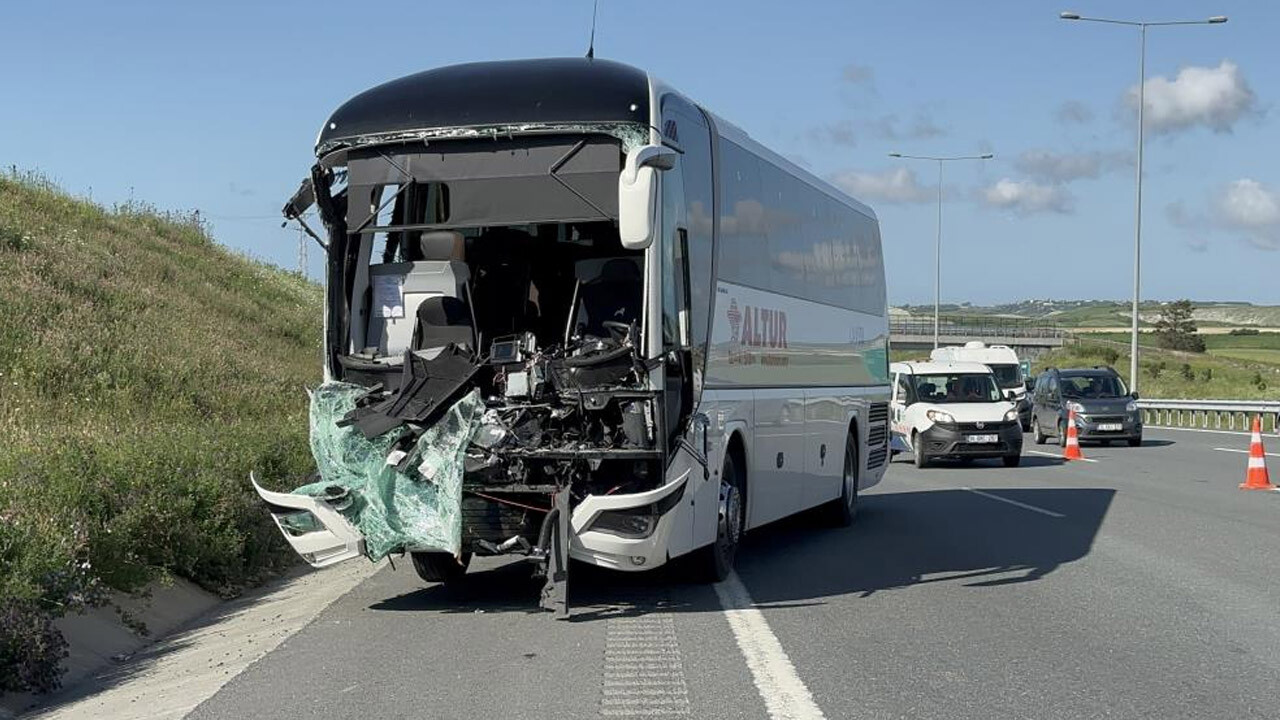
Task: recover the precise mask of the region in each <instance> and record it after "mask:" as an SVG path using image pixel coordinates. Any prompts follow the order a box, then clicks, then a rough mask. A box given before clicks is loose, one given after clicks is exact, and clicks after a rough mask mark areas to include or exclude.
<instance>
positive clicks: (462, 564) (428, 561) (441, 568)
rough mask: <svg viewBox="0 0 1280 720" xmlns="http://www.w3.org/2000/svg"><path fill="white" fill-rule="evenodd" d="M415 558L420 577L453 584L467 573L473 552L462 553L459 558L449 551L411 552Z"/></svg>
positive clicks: (414, 565) (414, 566)
mask: <svg viewBox="0 0 1280 720" xmlns="http://www.w3.org/2000/svg"><path fill="white" fill-rule="evenodd" d="M409 557H410V558H412V559H413V569H414V570H416V571H417V573H418V577H420V578H422V579H423V580H425V581H427V582H430V583H441V584H443V585H452V584H454V583H457V582H458V581H459V580H461V579H462V576H464V575H466V574H467V566H468V565H470V564H471V553H462V559H461V560H459V559H458V558H455V557H454V556H453V555H450V554H449V553H447V552H414V553H409Z"/></svg>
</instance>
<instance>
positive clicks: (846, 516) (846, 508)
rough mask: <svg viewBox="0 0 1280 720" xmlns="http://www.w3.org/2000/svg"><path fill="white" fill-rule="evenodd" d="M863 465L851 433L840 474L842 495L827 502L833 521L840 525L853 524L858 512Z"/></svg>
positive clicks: (845, 442)
mask: <svg viewBox="0 0 1280 720" xmlns="http://www.w3.org/2000/svg"><path fill="white" fill-rule="evenodd" d="M861 467H862V465H861V464H860V462H859V458H858V443H857V442H856V441H855V440H854V439H853V433H850V434H849V435H848V436H847V437H846V438H845V439H844V472H843V474H841V476H840V497H839V498H837V499H835V500H832V501H831V502H830V503H827V512H828V513H830V515H831V521H832V522H833V523H834V524H835V525H837V526H839V527H848V526H850V525H852V524H853V518H854V516H855V515H857V514H858V475H859V470H860V469H861Z"/></svg>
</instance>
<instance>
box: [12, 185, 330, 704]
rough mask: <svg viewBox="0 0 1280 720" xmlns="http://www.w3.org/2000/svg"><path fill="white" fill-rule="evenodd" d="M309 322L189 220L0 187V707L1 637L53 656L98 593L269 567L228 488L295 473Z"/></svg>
mask: <svg viewBox="0 0 1280 720" xmlns="http://www.w3.org/2000/svg"><path fill="white" fill-rule="evenodd" d="M320 302H321V294H320V289H319V288H318V287H317V286H316V285H314V284H312V283H310V282H308V281H306V280H305V279H303V278H301V277H299V276H297V275H294V274H290V273H285V272H282V271H280V270H278V269H275V268H272V267H270V266H267V265H265V264H262V263H259V262H255V261H252V260H249V259H246V258H244V257H242V256H239V255H236V254H234V253H232V252H230V251H228V250H227V249H226V248H224V247H222V246H220V245H217V244H216V243H214V242H213V241H212V239H211V238H210V237H209V235H208V234H207V233H206V232H205V230H204V228H202V227H201V226H200V225H199V223H198V222H197V221H195V220H194V219H193V218H190V217H181V216H174V215H171V214H161V213H157V212H155V211H152V210H150V209H147V208H144V207H138V206H127V207H117V208H114V209H111V210H107V209H103V208H101V207H99V206H96V205H93V204H91V203H89V202H86V201H83V200H79V199H75V198H72V197H69V196H68V195H66V194H64V193H62V192H60V191H58V190H57V189H56V188H54V187H52V186H50V185H49V184H48V183H46V182H43V181H41V180H39V179H38V178H31V177H27V176H22V177H19V176H16V175H14V174H12V173H11V174H8V175H0V438H3V440H0V692H3V691H4V690H5V689H11V690H12V689H17V688H19V687H23V686H26V687H32V686H34V687H37V688H38V687H40V682H38V681H36V682H33V681H32V680H31V679H30V677H28V678H27V679H26V680H25V681H24V680H23V677H21V676H19V675H16V674H14V673H15V672H17V671H12V667H13V666H14V663H20V662H22V656H21V652H19V651H20V650H21V649H22V648H24V647H26V648H28V649H29V648H30V647H31V645H32V643H34V642H35V641H34V640H33V639H31V638H28V642H26V643H25V644H24V643H22V642H18V644H17V645H14V644H13V642H12V638H13V637H15V635H14V633H18V634H19V635H20V634H21V633H23V632H30V633H37V634H39V633H43V635H41V637H44V638H45V639H44V641H41V642H45V643H46V644H48V643H52V644H53V645H54V646H56V645H57V638H55V637H52V636H51V635H50V633H49V628H48V626H47V623H44V621H45V620H47V617H48V613H57V612H60V611H61V610H62V609H64V608H65V607H68V606H71V607H74V606H75V605H76V604H79V603H85V602H90V603H92V602H95V601H97V600H100V598H101V596H102V589H103V588H104V587H110V588H115V589H119V590H126V591H128V590H135V589H137V588H139V587H141V586H142V585H144V584H145V583H147V582H148V581H150V580H152V579H154V578H156V577H159V576H162V575H164V574H166V573H173V574H177V575H180V576H183V577H187V578H190V579H192V580H194V581H196V582H198V583H200V584H202V585H204V586H205V587H208V588H210V589H213V590H215V591H219V592H223V593H234V592H236V591H238V589H239V588H241V587H243V586H245V585H247V584H252V583H254V582H256V581H259V580H260V579H261V578H262V577H264V575H265V574H267V573H270V572H272V571H273V570H275V569H277V568H278V567H280V566H281V565H282V564H283V563H284V562H287V557H286V555H285V553H284V552H283V542H282V541H281V540H280V538H278V537H277V536H276V530H275V529H274V528H273V527H271V525H270V520H269V518H268V517H267V515H266V513H264V512H263V511H262V508H261V506H260V504H259V503H258V502H257V501H256V499H255V497H254V496H253V495H252V491H251V488H250V486H249V484H248V479H247V477H248V473H249V470H250V469H252V468H256V469H258V470H259V471H261V472H263V473H266V474H267V475H269V476H274V477H281V476H286V475H288V476H302V475H305V474H306V473H307V472H309V470H310V468H311V460H310V456H309V453H308V450H307V446H306V430H307V421H306V396H305V393H304V389H303V388H304V386H306V385H308V384H315V383H316V382H318V381H319V376H320V375H319V351H320ZM37 611H39V612H43V613H45V615H44V616H39V615H38V613H37ZM33 613H37V614H36V615H33ZM5 623H9V627H6V626H5ZM6 635H7V638H6ZM33 637H34V636H33ZM35 644H37V645H38V644H39V643H35ZM15 647H17V648H18V650H15V649H14V648H15ZM55 650H56V648H55ZM51 652H53V651H51ZM15 653H16V654H15ZM15 658H17V659H16V660H15ZM27 660H28V661H31V662H35V661H34V660H31V658H27ZM6 661H8V662H9V664H10V671H6V669H5V663H6ZM46 670H48V668H46ZM32 672H35V671H32ZM41 672H43V671H41ZM28 674H30V673H28ZM37 675H39V673H37ZM55 676H56V675H55ZM45 679H46V680H48V678H47V676H46V677H45ZM24 683H25V685H24ZM46 684H47V683H46Z"/></svg>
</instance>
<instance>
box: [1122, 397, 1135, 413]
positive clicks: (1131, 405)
mask: <svg viewBox="0 0 1280 720" xmlns="http://www.w3.org/2000/svg"><path fill="white" fill-rule="evenodd" d="M1124 411H1125V412H1131V413H1135V412H1138V401H1137V400H1130V401H1129V404H1128V405H1125V406H1124Z"/></svg>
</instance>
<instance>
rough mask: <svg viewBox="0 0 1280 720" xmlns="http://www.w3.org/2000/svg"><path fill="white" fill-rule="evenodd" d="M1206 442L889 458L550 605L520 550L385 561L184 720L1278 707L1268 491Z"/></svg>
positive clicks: (1278, 638) (591, 576)
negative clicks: (440, 569) (733, 566)
mask: <svg viewBox="0 0 1280 720" xmlns="http://www.w3.org/2000/svg"><path fill="white" fill-rule="evenodd" d="M1273 442H1274V441H1273ZM1216 447H1223V448H1230V449H1245V448H1247V447H1248V438H1247V436H1241V435H1227V434H1211V433H1193V432H1181V431H1159V430H1149V431H1148V441H1147V443H1146V444H1145V445H1144V446H1143V447H1141V448H1128V447H1098V446H1088V445H1086V446H1085V448H1084V452H1085V454H1086V456H1087V457H1089V458H1090V459H1093V460H1096V462H1090V463H1071V464H1066V465H1064V464H1062V463H1061V462H1060V461H1059V460H1057V459H1055V458H1052V457H1046V456H1040V455H1035V454H1031V453H1028V454H1027V455H1026V456H1025V457H1024V461H1025V462H1024V466H1023V467H1021V468H1017V469H1006V468H1003V467H999V466H998V463H996V462H978V463H974V464H972V465H968V466H960V465H949V466H939V467H936V468H930V469H926V470H923V471H918V470H916V469H915V468H914V467H912V466H911V465H910V464H909V462H907V458H899V459H898V460H897V461H896V462H894V463H893V465H892V467H891V469H890V471H889V473H888V476H887V477H886V479H885V481H884V482H883V483H882V484H881V485H880V487H878V488H876V489H875V490H873V491H870V492H868V493H866V494H865V495H864V497H863V498H862V505H861V509H860V514H859V517H858V520H857V522H856V523H855V525H854V527H852V528H848V529H833V528H830V527H825V526H823V525H822V523H821V521H820V520H818V519H817V518H814V517H810V516H804V517H799V518H793V519H791V520H788V521H784V522H782V523H778V524H776V525H774V526H771V527H769V528H765V529H762V530H761V531H758V532H756V533H754V534H753V535H752V536H750V537H749V539H748V541H747V543H746V545H745V546H744V548H743V551H742V552H741V554H740V555H739V558H738V577H739V578H740V583H741V584H740V585H738V584H736V583H735V582H730V583H729V584H727V585H724V586H721V587H710V586H700V585H692V584H688V583H683V582H680V581H679V580H678V578H675V577H672V575H671V573H664V574H660V575H657V576H654V575H646V576H619V575H614V574H609V573H603V572H598V571H590V569H584V571H581V572H579V571H578V570H579V568H576V567H575V568H574V570H575V575H574V580H573V586H572V589H571V600H572V602H573V603H574V605H575V615H574V617H573V619H572V620H570V621H562V622H558V621H555V620H552V619H551V618H550V617H549V616H546V615H543V614H541V613H538V612H536V610H535V597H536V587H535V586H534V585H532V584H530V583H529V582H528V581H527V579H526V573H527V568H526V567H525V566H524V565H522V564H520V563H514V564H513V563H509V562H508V563H502V562H495V561H479V562H477V563H476V564H474V565H473V566H472V574H471V576H470V577H469V582H468V585H467V586H466V588H465V589H462V590H455V591H446V590H444V589H443V588H440V587H432V586H424V585H423V584H422V583H421V582H420V581H419V580H418V579H417V577H416V576H415V575H414V573H413V571H412V569H411V568H409V567H407V565H408V563H400V564H399V565H398V567H399V569H398V570H397V571H391V570H385V571H383V572H380V573H378V574H377V575H375V576H373V577H372V578H371V579H369V580H367V581H365V582H364V583H363V584H361V585H360V586H359V587H357V588H356V589H355V590H354V591H352V592H350V593H349V594H347V595H345V596H344V597H342V598H341V599H339V600H338V601H336V602H335V603H333V604H332V605H330V606H329V608H328V609H327V610H326V611H325V612H323V613H322V614H321V615H320V616H319V617H318V618H317V619H316V620H315V621H314V622H312V623H311V624H310V625H309V626H307V627H306V628H304V629H303V630H302V631H300V632H298V633H297V634H296V635H294V636H293V637H291V638H290V639H288V640H287V641H286V642H285V643H284V644H282V645H281V646H280V647H279V648H278V649H276V650H275V651H274V652H272V653H271V654H269V655H267V656H266V657H265V658H263V659H262V660H260V661H258V662H257V663H256V664H254V665H252V666H250V667H249V668H248V669H247V670H245V671H244V672H243V673H241V674H240V675H239V676H238V677H236V678H235V679H234V680H232V681H231V682H230V683H229V684H227V685H226V686H225V687H223V688H222V690H221V691H220V692H218V693H217V694H216V695H214V696H213V697H212V698H210V699H209V700H207V701H206V702H204V703H203V704H201V705H200V706H199V707H198V708H197V709H196V710H195V711H194V713H193V714H192V715H191V717H192V718H199V719H201V720H213V719H228V720H229V719H232V718H235V719H239V718H246V717H272V718H295V717H297V718H303V717H324V718H466V717H477V718H479V717H483V718H579V717H582V718H587V717H655V716H665V717H690V718H767V717H794V718H813V717H822V716H825V717H828V718H947V719H948V720H950V719H954V718H1028V717H1035V718H1091V717H1116V718H1138V717H1150V718H1180V717H1196V718H1205V717H1215V718H1219V717H1220V718H1248V717H1259V718H1275V717H1280V693H1278V692H1277V686H1276V678H1277V677H1280V555H1278V554H1277V548H1280V493H1258V492H1244V491H1240V490H1238V489H1237V485H1238V484H1239V483H1240V482H1241V481H1242V480H1243V476H1244V469H1245V458H1246V456H1245V455H1243V454H1240V453H1233V452H1223V451H1219V450H1215V449H1214V448H1216ZM1026 449H1027V450H1043V451H1046V452H1049V453H1050V454H1053V453H1054V452H1055V451H1056V447H1052V446H1046V447H1043V448H1038V447H1037V446H1035V445H1033V444H1031V443H1030V440H1029V439H1028V445H1027V448H1026ZM1273 451H1274V449H1273ZM1271 465H1272V466H1273V473H1275V472H1277V471H1280V462H1278V461H1277V460H1276V459H1272V460H1271ZM744 593H749V596H750V597H749V598H747V597H745V594H744ZM726 606H728V607H730V608H731V610H732V612H728V613H727V612H726V611H725V607H726ZM751 606H754V608H756V609H757V610H758V611H759V612H756V611H754V610H743V609H742V607H751Z"/></svg>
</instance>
